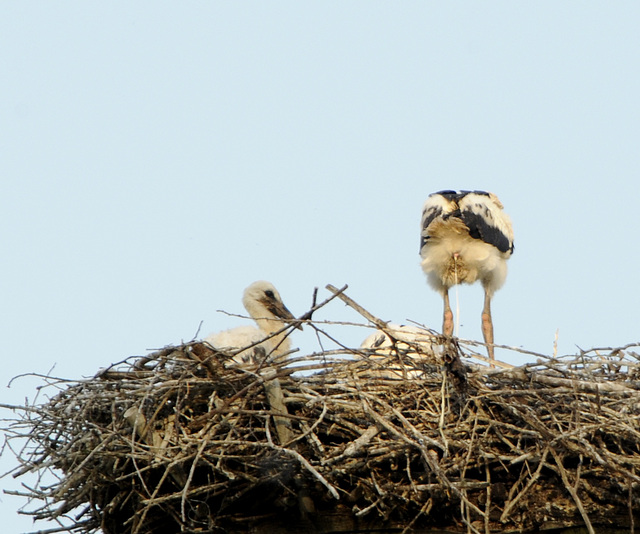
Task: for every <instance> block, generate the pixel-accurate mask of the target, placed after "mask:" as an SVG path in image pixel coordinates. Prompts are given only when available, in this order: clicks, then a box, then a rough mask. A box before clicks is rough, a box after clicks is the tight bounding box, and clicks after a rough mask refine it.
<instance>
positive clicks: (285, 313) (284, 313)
mask: <svg viewBox="0 0 640 534" xmlns="http://www.w3.org/2000/svg"><path fill="white" fill-rule="evenodd" d="M267 308H268V310H269V311H270V312H271V313H273V315H275V316H276V317H278V318H279V319H282V320H283V321H286V322H287V323H289V324H292V325H295V327H296V328H298V329H299V330H302V325H301V324H300V323H296V321H297V319H296V318H295V317H294V315H293V314H292V313H291V312H290V311H289V309H288V308H287V307H286V306H285V305H284V304H283V303H282V302H280V301H274V302H268V303H267Z"/></svg>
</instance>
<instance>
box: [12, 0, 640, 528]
mask: <svg viewBox="0 0 640 534" xmlns="http://www.w3.org/2000/svg"><path fill="white" fill-rule="evenodd" d="M639 27H640V4H639V3H637V2H635V1H633V2H632V1H628V2H589V1H580V2H577V1H566V2H557V1H537V2H511V1H502V2H475V3H463V2H376V1H372V2H356V1H354V2H342V1H340V2H330V1H323V2H302V3H300V2H277V1H275V2H189V1H187V2H180V3H169V2H91V1H88V2H28V3H27V2H11V1H7V2H2V3H1V4H0V73H1V74H0V76H1V80H2V82H1V83H0V124H1V127H0V180H1V182H0V183H1V184H2V187H1V189H0V191H1V194H0V219H1V226H2V230H1V231H0V240H1V241H0V244H1V247H2V259H1V260H0V262H1V263H0V265H1V271H2V276H1V277H0V292H1V293H0V302H1V306H2V320H1V321H0V339H1V340H2V344H3V351H2V352H3V356H2V368H1V370H0V379H1V380H0V386H1V387H0V403H9V404H21V403H23V402H24V400H25V398H29V399H33V398H34V396H35V394H36V386H37V385H39V384H40V383H41V381H39V380H34V379H28V378H26V379H20V380H18V381H14V382H13V383H12V384H11V387H7V385H8V383H9V380H10V379H11V378H12V377H14V376H16V375H18V374H22V373H30V372H36V373H43V374H44V373H48V372H51V373H52V374H54V375H56V376H62V377H67V378H81V377H83V376H92V375H93V374H94V373H95V372H96V371H97V370H98V369H100V368H102V367H105V366H107V365H109V364H110V363H112V362H116V361H120V360H122V359H124V358H126V357H127V356H130V355H142V354H146V353H147V351H148V349H154V348H159V347H162V346H164V345H167V344H176V343H180V342H181V341H182V340H184V341H188V340H191V339H192V338H193V337H194V336H195V335H196V333H197V332H198V328H199V325H200V323H201V322H202V328H201V330H200V336H201V337H203V336H205V335H206V334H209V333H211V332H214V331H217V330H221V329H224V328H229V327H232V326H236V325H239V324H246V323H247V321H244V320H242V319H240V318H237V317H230V316H228V315H225V314H221V313H218V312H217V311H216V310H220V309H223V310H226V311H228V312H231V313H244V310H243V308H242V305H241V302H240V299H241V295H242V291H243V289H244V288H245V287H246V286H247V285H248V284H249V283H251V282H253V281H254V280H258V279H267V280H270V281H271V282H273V283H274V284H275V285H276V287H277V288H278V289H279V290H280V293H281V294H282V296H283V299H284V301H285V303H286V304H287V306H288V307H289V308H290V309H291V310H292V312H293V313H294V314H296V315H300V314H302V313H303V312H305V311H306V310H307V309H308V308H309V305H310V303H311V296H312V292H313V288H314V287H319V288H320V297H321V298H324V297H326V296H328V293H327V291H326V290H325V289H324V286H325V285H326V284H327V283H332V284H334V285H337V286H341V285H343V284H349V290H348V294H349V295H350V296H351V297H352V298H354V299H355V300H356V301H358V302H359V303H360V304H362V305H363V306H364V307H365V308H367V309H368V310H369V311H370V312H372V313H374V314H375V315H378V316H379V317H381V318H383V319H385V320H393V321H395V322H399V323H403V322H407V320H409V319H410V320H414V321H417V322H419V323H423V324H426V325H427V326H429V327H433V328H435V329H440V327H441V322H442V302H441V299H440V297H439V295H438V294H436V293H435V292H433V291H432V290H431V289H430V288H429V287H428V286H427V284H426V281H425V277H424V275H423V274H422V271H421V269H420V265H419V255H418V246H419V222H420V212H421V208H422V204H423V203H424V200H425V199H426V197H427V195H428V194H429V193H431V192H434V191H438V190H441V189H485V190H489V191H493V192H495V193H496V194H497V195H498V196H499V197H500V199H501V200H502V202H503V203H504V205H505V209H506V211H507V212H508V213H509V214H510V216H511V218H512V220H513V223H514V229H515V235H516V250H515V254H514V256H513V257H512V259H511V260H510V262H509V276H508V278H507V283H506V285H505V287H504V288H503V289H502V290H500V291H499V292H498V293H497V294H496V297H495V299H494V306H493V311H494V323H495V330H496V342H498V343H504V344H508V345H513V346H517V347H523V348H525V349H528V350H532V351H537V352H542V353H546V354H550V353H551V352H552V350H553V342H554V337H555V334H556V331H557V330H558V331H559V341H558V348H559V352H560V353H561V354H566V353H574V352H575V351H577V350H578V348H577V347H581V348H583V349H588V348H592V347H601V346H605V347H606V346H620V345H624V344H626V343H630V342H634V341H639V340H640V331H639V328H638V325H639V320H638V312H637V310H638V301H639V300H640V288H639V286H638V274H637V273H638V269H639V266H640V252H639V250H638V227H639V215H638V202H639V193H640V172H639V171H640V147H639V140H640V136H639V133H640V132H639V130H640V116H639V115H640V97H639V95H640V32H639V31H638V28H639ZM452 296H453V297H455V295H452ZM458 298H459V302H460V308H461V317H460V335H461V337H464V338H469V339H481V338H482V335H481V330H480V311H481V307H482V290H481V288H480V287H479V286H474V287H469V288H463V289H461V290H460V291H459V296H458ZM316 318H317V319H323V320H337V321H344V320H349V321H351V320H355V321H360V317H359V316H358V315H356V314H355V313H354V312H352V311H351V310H350V309H348V308H345V306H344V305H343V304H341V303H339V302H337V301H335V302H333V303H331V304H330V305H329V306H327V307H326V308H324V309H323V310H322V312H319V313H318V314H317V316H316ZM309 330H310V329H306V330H305V331H304V332H301V333H298V332H296V333H295V337H294V338H293V343H294V346H299V347H300V349H301V351H302V352H303V353H304V352H312V351H314V350H317V349H318V345H317V342H316V341H315V337H314V335H313V333H312V332H310V331H309ZM337 335H338V336H339V337H340V339H341V340H342V341H344V342H345V343H347V344H353V345H358V344H359V343H360V341H361V340H362V339H363V338H364V337H365V336H366V335H367V332H366V331H364V330H362V329H358V328H346V327H343V328H341V329H339V331H338V334H337ZM498 357H499V358H501V359H503V360H505V361H508V362H510V363H523V362H524V361H526V358H525V359H523V357H522V356H521V355H519V354H516V353H510V352H505V351H499V352H498ZM42 400H46V398H43V399H42ZM2 415H3V416H5V417H6V416H10V415H11V413H10V412H7V411H6V410H3V411H2ZM14 465H15V463H14V461H13V459H12V457H11V455H10V454H7V453H5V454H4V455H3V457H2V458H1V459H0V468H1V470H2V472H4V471H6V470H8V469H10V468H11V467H13V466H14ZM0 487H2V488H5V489H15V488H16V487H17V483H16V482H15V481H13V480H12V479H10V478H4V479H2V480H0ZM22 504H24V502H23V500H22V499H19V498H16V497H11V496H7V495H3V494H0V517H2V525H3V526H2V530H3V532H24V531H28V530H30V529H37V528H42V529H44V528H46V527H51V526H53V525H46V524H37V525H36V526H35V527H34V526H33V525H32V522H31V519H30V518H24V517H19V516H18V515H17V513H16V511H17V509H18V508H19V507H20V506H21V505H22Z"/></svg>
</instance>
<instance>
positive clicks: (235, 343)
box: [204, 280, 302, 366]
mask: <svg viewBox="0 0 640 534" xmlns="http://www.w3.org/2000/svg"><path fill="white" fill-rule="evenodd" d="M242 304H243V305H244V307H245V309H246V310H247V312H248V313H249V315H250V316H251V317H252V319H253V320H254V321H255V322H256V324H257V325H258V327H257V328H256V327H255V326H239V327H236V328H232V329H230V330H224V331H222V332H218V333H217V334H212V335H210V336H208V337H206V338H205V339H204V341H205V342H207V343H209V344H210V345H211V346H212V347H214V348H216V349H218V350H227V351H229V350H234V351H235V350H238V349H241V348H243V347H249V346H250V345H255V346H252V347H250V348H247V349H246V350H243V351H240V352H238V353H237V354H235V355H234V357H233V363H232V365H236V366H237V365H246V364H249V363H259V361H256V360H260V361H262V360H263V359H264V356H267V357H268V359H269V360H270V361H277V360H280V359H282V357H283V356H284V355H285V354H286V353H287V352H289V351H290V350H291V341H290V340H289V338H288V334H289V332H287V331H284V332H280V333H279V334H275V333H276V332H278V331H279V330H282V328H283V327H284V326H286V323H287V322H291V321H294V320H295V317H294V316H293V315H292V314H291V312H290V311H289V310H288V309H287V307H286V306H285V305H284V303H283V302H282V298H281V297H280V293H278V290H277V289H276V288H275V287H274V286H273V284H271V283H270V282H266V281H264V280H259V281H258V282H254V283H253V284H251V285H250V286H249V287H247V289H245V291H244V295H243V296H242ZM296 328H302V327H301V326H300V325H297V326H296ZM274 334H275V335H274Z"/></svg>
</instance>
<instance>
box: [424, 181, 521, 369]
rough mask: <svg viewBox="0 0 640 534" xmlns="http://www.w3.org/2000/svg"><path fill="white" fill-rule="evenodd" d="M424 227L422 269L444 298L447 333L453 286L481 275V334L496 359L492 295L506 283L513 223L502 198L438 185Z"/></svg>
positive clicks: (448, 331)
mask: <svg viewBox="0 0 640 534" xmlns="http://www.w3.org/2000/svg"><path fill="white" fill-rule="evenodd" d="M421 228H422V232H421V234H420V256H421V257H422V262H421V264H422V270H423V271H424V273H425V274H426V275H427V280H428V282H429V284H430V285H431V287H433V288H434V289H435V290H436V291H438V292H439V293H440V294H441V295H442V298H443V300H444V313H443V319H442V333H443V334H445V335H447V336H451V335H452V334H453V312H452V311H451V306H450V304H449V288H450V287H451V286H454V285H456V284H462V283H465V284H473V283H474V282H476V281H477V280H479V281H480V282H481V283H482V287H483V289H484V308H483V310H482V334H483V336H484V341H485V343H486V344H487V351H488V353H489V360H491V361H493V360H494V359H495V358H494V348H493V320H492V318H491V299H492V297H493V294H494V293H495V292H496V291H497V290H498V289H499V288H500V287H501V286H502V285H503V284H504V281H505V279H506V277H507V260H508V259H509V257H510V256H511V254H512V253H513V228H512V226H511V220H510V219H509V216H508V215H507V214H506V213H505V212H504V211H503V206H502V203H501V202H500V200H498V197H497V196H496V195H494V194H493V193H487V192H485V191H439V192H438V193H433V194H431V195H429V198H427V201H426V202H425V204H424V208H423V210H422V225H421ZM492 365H493V364H492Z"/></svg>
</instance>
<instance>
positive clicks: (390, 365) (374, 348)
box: [360, 324, 441, 379]
mask: <svg viewBox="0 0 640 534" xmlns="http://www.w3.org/2000/svg"><path fill="white" fill-rule="evenodd" d="M386 332H389V334H391V336H393V339H391V337H389V335H388V334H387V333H386ZM386 332H383V331H381V330H376V331H375V332H374V333H373V334H371V335H370V336H368V337H367V338H366V339H365V340H364V341H363V342H362V343H361V344H360V350H361V352H363V353H366V355H367V358H369V359H370V360H372V361H373V363H375V364H376V365H375V368H374V369H375V370H374V373H373V374H374V375H375V376H378V377H382V378H392V379H402V378H409V379H413V378H419V377H420V375H422V373H423V371H422V369H421V367H422V366H423V365H424V364H433V363H434V362H435V361H436V360H435V356H436V354H438V353H439V351H440V349H441V346H440V345H439V344H438V342H437V339H436V338H435V337H434V335H433V334H432V333H431V332H429V331H428V330H425V329H424V328H419V327H417V326H411V325H397V324H387V327H386Z"/></svg>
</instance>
